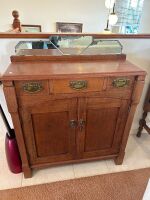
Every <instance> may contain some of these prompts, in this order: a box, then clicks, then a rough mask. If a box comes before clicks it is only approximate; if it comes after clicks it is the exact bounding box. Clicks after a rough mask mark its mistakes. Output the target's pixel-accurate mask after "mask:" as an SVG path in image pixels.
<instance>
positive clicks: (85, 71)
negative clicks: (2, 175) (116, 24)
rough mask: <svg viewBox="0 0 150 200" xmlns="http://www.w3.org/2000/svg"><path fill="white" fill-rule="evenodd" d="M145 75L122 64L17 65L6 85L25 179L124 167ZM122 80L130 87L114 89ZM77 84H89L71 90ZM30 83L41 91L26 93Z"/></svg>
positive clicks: (132, 66)
mask: <svg viewBox="0 0 150 200" xmlns="http://www.w3.org/2000/svg"><path fill="white" fill-rule="evenodd" d="M10 72H11V73H10ZM145 75H146V72H145V71H143V70H141V69H140V68H138V67H136V66H135V65H133V64H131V63H129V62H128V61H126V60H120V59H117V60H111V59H110V60H95V61H94V60H91V61H89V60H86V61H85V60H84V61H83V60H82V61H80V60H76V61H75V60H72V61H66V60H65V61H54V60H53V61H49V62H48V61H45V62H44V61H41V62H26V61H25V62H13V63H12V64H11V65H10V66H9V68H8V70H7V71H6V72H5V74H4V75H3V77H2V81H3V82H4V89H5V93H6V100H7V103H8V106H9V110H10V112H11V115H12V118H13V122H14V126H15V131H16V133H17V137H18V139H17V141H18V144H19V146H20V151H21V157H22V160H23V163H24V164H23V170H24V174H25V177H31V168H41V167H47V166H52V165H57V164H64V163H76V162H83V161H89V160H100V159H108V158H113V159H114V160H115V162H116V164H121V163H122V162H123V157H124V154H125V147H126V144H127V140H128V136H129V132H130V128H131V124H132V121H133V117H134V113H135V110H136V107H137V104H138V103H139V101H140V97H141V94H142V89H143V86H144V79H145ZM118 78H120V79H122V80H128V81H127V84H125V85H123V86H122V87H118V86H117V85H114V80H116V79H118ZM77 80H78V81H81V80H82V81H83V80H84V81H87V83H88V84H87V89H85V91H84V90H81V91H79V90H78V91H75V90H74V89H72V88H70V85H69V84H70V81H77ZM32 81H33V82H39V83H41V84H42V88H43V90H42V91H40V92H39V93H35V94H34V93H31V94H26V93H24V91H23V90H22V89H23V85H24V83H30V82H32ZM83 91H84V92H83ZM9 94H11V96H12V98H9V97H10V96H9ZM130 107H131V109H130ZM70 122H71V123H72V124H70ZM21 147H23V149H22V148H21Z"/></svg>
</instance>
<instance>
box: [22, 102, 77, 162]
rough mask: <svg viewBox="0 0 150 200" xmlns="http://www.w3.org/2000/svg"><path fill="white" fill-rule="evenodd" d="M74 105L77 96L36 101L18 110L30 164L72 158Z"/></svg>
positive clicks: (73, 149)
mask: <svg viewBox="0 0 150 200" xmlns="http://www.w3.org/2000/svg"><path fill="white" fill-rule="evenodd" d="M76 109H77V100H76V99H70V100H54V101H47V102H43V103H40V104H38V103H37V104H36V105H34V106H31V107H26V108H23V109H22V110H21V115H22V122H23V131H24V137H25V142H26V145H27V149H28V154H29V158H30V163H31V164H38V163H42V162H59V161H63V160H70V159H73V158H74V155H75V131H76V128H75V126H74V124H73V122H74V121H76V120H77V119H76V118H77V114H76ZM72 120H74V121H72ZM71 122H72V126H71Z"/></svg>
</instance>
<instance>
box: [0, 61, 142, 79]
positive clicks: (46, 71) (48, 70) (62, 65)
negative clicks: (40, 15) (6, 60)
mask: <svg viewBox="0 0 150 200" xmlns="http://www.w3.org/2000/svg"><path fill="white" fill-rule="evenodd" d="M130 75H131V76H132V75H135V76H136V75H141V76H142V75H143V76H145V75H146V72H145V71H143V70H141V69H140V68H138V67H136V66H135V65H133V64H131V63H130V62H128V61H118V60H116V61H109V60H103V61H78V62H74V61H72V62H71V61H70V62H69V61H68V62H67V61H66V62H65V61H64V62H56V61H53V62H42V63H41V62H22V63H20V62H18V63H11V64H10V65H9V67H8V69H7V71H6V72H5V73H4V75H3V76H2V80H3V81H4V80H43V79H52V78H53V79H60V78H66V76H70V77H69V78H75V77H76V76H77V77H78V78H80V77H105V76H107V77H108V76H130Z"/></svg>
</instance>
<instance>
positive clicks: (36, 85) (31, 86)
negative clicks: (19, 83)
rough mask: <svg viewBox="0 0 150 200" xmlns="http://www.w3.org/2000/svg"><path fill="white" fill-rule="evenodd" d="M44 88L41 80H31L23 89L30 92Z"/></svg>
mask: <svg viewBox="0 0 150 200" xmlns="http://www.w3.org/2000/svg"><path fill="white" fill-rule="evenodd" d="M42 90H43V86H42V84H41V83H39V82H29V83H25V84H23V91H24V92H28V93H37V92H40V91H42Z"/></svg>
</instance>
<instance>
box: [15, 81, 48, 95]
mask: <svg viewBox="0 0 150 200" xmlns="http://www.w3.org/2000/svg"><path fill="white" fill-rule="evenodd" d="M15 88H16V92H17V95H29V96H31V95H49V81H48V80H47V81H45V80H41V81H34V80H33V81H15Z"/></svg>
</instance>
